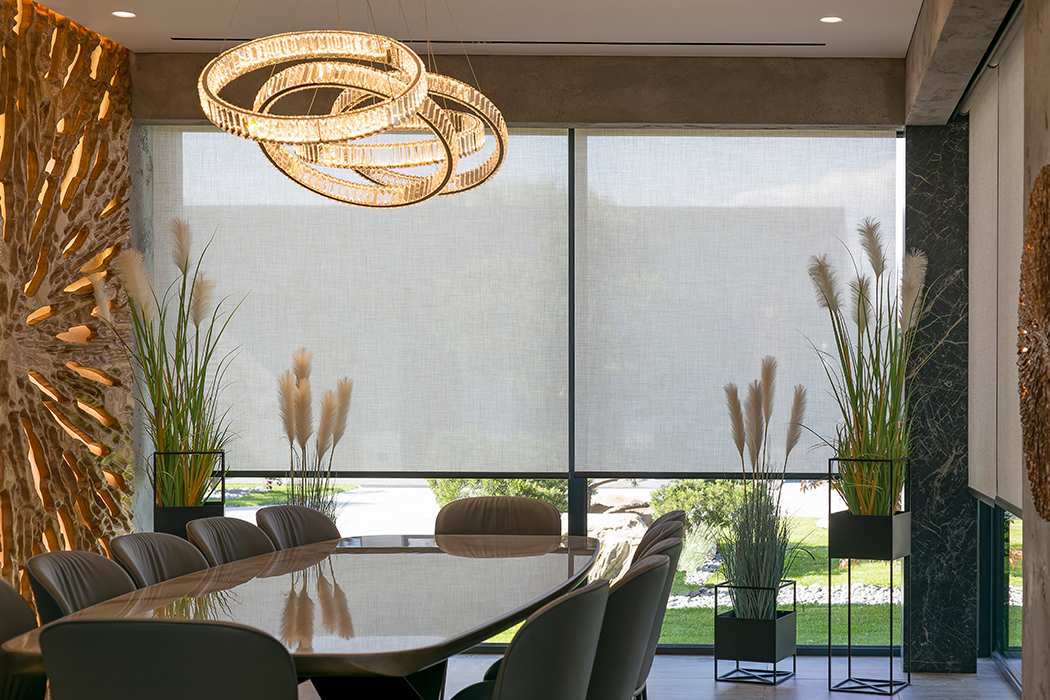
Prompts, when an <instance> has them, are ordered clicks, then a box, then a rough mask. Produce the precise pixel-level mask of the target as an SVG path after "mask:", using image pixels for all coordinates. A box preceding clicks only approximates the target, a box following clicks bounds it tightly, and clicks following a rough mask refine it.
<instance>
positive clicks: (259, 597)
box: [3, 535, 599, 700]
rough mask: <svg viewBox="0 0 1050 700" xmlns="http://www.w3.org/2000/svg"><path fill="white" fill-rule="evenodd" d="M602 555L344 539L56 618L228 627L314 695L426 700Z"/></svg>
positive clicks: (587, 541) (515, 542)
mask: <svg viewBox="0 0 1050 700" xmlns="http://www.w3.org/2000/svg"><path fill="white" fill-rule="evenodd" d="M598 550H599V546H598V542H597V540H595V539H593V538H587V537H574V536H568V537H566V536H539V535H535V536H512V535H438V536H434V535H418V536H416V535H389V536H383V535H378V536H364V537H350V538H343V539H340V540H331V541H328V542H321V543H317V544H311V545H305V546H302V547H296V548H293V549H286V550H283V551H280V552H276V553H274V554H264V555H261V556H258V557H252V558H250V559H242V560H240V561H236V562H232V563H229V564H223V565H221V566H217V567H214V568H211V569H205V570H204V571H199V572H196V573H193V574H189V575H186V576H182V577H179V578H176V579H172V580H170V581H165V582H162V583H159V584H156V585H154V586H149V587H147V588H143V589H140V590H137V591H134V592H133V593H128V594H126V595H122V596H119V597H117V598H113V599H112V600H108V601H106V602H103V603H99V604H98V605H94V606H92V607H90V608H85V609H84V610H81V611H79V612H76V613H74V614H72V615H69V616H67V617H66V618H63V619H74V618H75V619H96V620H112V619H121V618H144V619H194V620H220V621H227V622H236V623H239V624H242V625H248V626H250V627H254V628H256V629H259V630H262V631H263V632H265V633H267V634H269V635H271V636H273V637H275V638H276V639H278V640H280V641H281V642H282V643H283V644H284V645H285V647H286V648H287V649H288V651H289V652H290V653H291V655H292V659H293V661H294V662H295V667H296V671H297V672H298V674H299V676H300V677H302V678H310V679H311V680H312V681H313V682H314V686H315V688H316V689H317V691H318V693H319V694H320V695H321V697H329V696H331V697H334V696H337V695H341V696H344V697H345V696H346V693H347V692H351V691H352V692H355V693H358V692H363V693H367V694H370V695H371V694H373V693H378V695H375V696H376V697H384V698H401V697H404V698H432V699H435V700H436V699H437V698H440V697H441V694H442V689H443V686H444V677H445V666H446V663H445V662H446V660H447V659H448V658H449V657H450V656H452V655H453V654H457V653H459V652H462V651H465V650H467V649H469V648H471V647H473V646H474V645H476V644H479V643H481V642H484V641H486V640H488V639H491V638H492V637H493V636H494V635H496V634H498V633H500V632H502V631H504V630H506V629H508V628H510V627H512V626H514V625H515V624H517V623H519V622H521V621H522V620H524V619H525V618H526V617H528V616H529V615H530V614H532V613H533V612H535V611H536V610H538V609H539V608H541V607H542V606H543V605H545V604H547V603H548V602H550V601H552V600H555V599H556V598H558V597H560V596H561V595H563V594H565V593H567V592H568V591H570V590H572V589H573V588H574V587H576V586H577V585H578V584H579V583H580V582H581V581H583V580H584V578H585V577H586V576H587V574H588V572H589V571H590V569H591V567H592V566H593V565H594V562H595V560H596V559H597V556H598ZM38 637H39V630H33V631H31V632H27V633H26V634H23V635H21V636H18V637H15V638H14V639H11V640H9V641H7V642H6V643H4V644H3V649H4V650H5V651H6V652H8V654H9V655H10V657H11V662H12V664H13V670H14V671H15V672H18V673H25V674H43V673H45V668H44V664H43V661H42V659H41V654H40V645H39V641H38ZM114 654H115V655H116V656H117V657H119V654H120V651H119V650H118V649H115V650H114Z"/></svg>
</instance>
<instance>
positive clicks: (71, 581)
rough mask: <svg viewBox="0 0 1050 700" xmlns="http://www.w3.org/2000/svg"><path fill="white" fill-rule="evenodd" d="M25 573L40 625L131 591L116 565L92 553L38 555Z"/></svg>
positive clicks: (125, 578)
mask: <svg viewBox="0 0 1050 700" xmlns="http://www.w3.org/2000/svg"><path fill="white" fill-rule="evenodd" d="M26 571H27V572H28V573H29V585H30V587H32V589H33V598H34V599H35V600H36V611H37V613H38V614H39V615H40V624H42V625H46V624H47V623H49V622H54V621H55V620H57V619H59V618H61V617H64V616H66V615H69V614H70V613H75V612H76V611H77V610H83V609H84V608H87V607H90V606H92V605H94V604H95V603H101V602H102V601H104V600H109V599H110V598H116V597H117V596H118V595H123V594H125V593H131V592H132V591H133V590H135V583H134V582H133V581H132V580H131V577H130V576H128V575H127V573H126V572H125V571H124V569H122V568H120V564H118V563H116V562H115V561H111V560H109V559H107V558H106V557H104V556H102V555H100V554H93V553H92V552H78V551H74V552H48V553H46V554H38V555H36V556H35V557H32V558H31V559H30V560H29V561H28V562H26Z"/></svg>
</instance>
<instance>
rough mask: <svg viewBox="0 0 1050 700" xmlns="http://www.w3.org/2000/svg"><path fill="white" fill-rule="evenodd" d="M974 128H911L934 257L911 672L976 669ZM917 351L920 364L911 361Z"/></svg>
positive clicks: (919, 243) (908, 216)
mask: <svg viewBox="0 0 1050 700" xmlns="http://www.w3.org/2000/svg"><path fill="white" fill-rule="evenodd" d="M968 170H969V158H968V130H967V122H966V120H965V119H958V120H954V121H952V122H950V123H949V124H947V125H946V126H923V127H908V130H907V175H906V181H905V185H906V188H907V195H906V196H907V199H906V207H907V208H906V212H905V219H904V230H905V245H906V248H907V249H908V250H911V249H919V250H922V251H924V252H925V253H926V255H927V256H928V257H929V261H930V265H929V269H928V272H927V276H926V280H927V288H928V289H929V295H928V297H927V298H928V308H929V311H928V312H927V315H926V316H925V318H924V323H923V325H922V326H921V328H920V330H919V333H918V336H917V339H916V351H915V355H914V356H913V368H914V367H916V366H918V365H919V364H920V363H922V362H923V361H925V363H924V364H922V366H921V367H920V368H919V369H917V370H915V369H913V372H914V374H913V376H911V377H910V378H909V392H910V396H911V402H912V404H911V413H912V417H913V425H912V437H911V444H912V463H911V475H910V481H909V489H910V493H909V499H910V501H909V502H910V509H911V511H912V557H911V572H910V575H909V578H908V591H909V605H910V608H909V610H910V615H911V624H912V628H911V629H912V646H911V653H910V654H909V656H910V658H911V659H912V670H913V671H916V672H924V673H976V671H977V503H976V501H975V500H974V499H973V498H972V497H971V496H970V495H968V494H967V492H966V486H967V468H968V461H967V335H968V323H967V315H968V299H967V267H968V259H967V258H968V253H967V239H968V209H969V207H968V177H969V173H968ZM915 359H917V360H918V362H914V360H915Z"/></svg>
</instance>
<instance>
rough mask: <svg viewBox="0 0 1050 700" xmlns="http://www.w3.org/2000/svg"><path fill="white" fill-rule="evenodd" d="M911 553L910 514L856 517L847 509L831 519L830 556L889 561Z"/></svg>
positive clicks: (829, 519) (829, 520)
mask: <svg viewBox="0 0 1050 700" xmlns="http://www.w3.org/2000/svg"><path fill="white" fill-rule="evenodd" d="M910 554H911V513H910V512H909V511H902V512H899V513H897V514H896V515H854V514H853V513H850V512H849V511H848V510H843V511H839V512H838V513H832V514H831V515H830V516H829V518H828V557H830V558H833V559H877V560H881V561H890V560H893V559H900V558H901V557H906V556H908V555H910Z"/></svg>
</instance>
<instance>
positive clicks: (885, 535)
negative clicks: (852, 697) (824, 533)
mask: <svg viewBox="0 0 1050 700" xmlns="http://www.w3.org/2000/svg"><path fill="white" fill-rule="evenodd" d="M859 461H863V462H874V463H886V464H893V463H897V462H902V461H904V462H906V461H907V460H906V459H866V460H855V459H839V458H834V457H833V458H831V459H829V460H828V690H829V691H837V692H842V693H864V694H869V695H887V696H892V695H896V694H897V693H899V692H900V691H901V690H903V689H904V688H907V687H908V686H909V685H911V668H910V664H908V663H907V660H906V658H905V656H904V654H905V649H906V648H908V649H910V648H911V625H910V624H908V623H907V613H908V612H909V611H908V608H907V607H906V606H905V605H904V600H903V593H902V595H901V598H902V599H901V601H900V603H901V606H902V609H903V610H904V612H905V615H904V617H905V619H904V620H903V621H902V622H903V624H904V630H903V632H904V634H902V635H901V644H900V646H899V652H898V653H897V654H895V648H894V644H893V618H894V608H893V603H894V601H893V590H894V589H893V565H894V562H895V561H897V560H898V559H904V560H905V562H904V566H910V565H911V513H909V512H908V511H901V512H898V513H896V514H895V515H853V514H852V513H850V512H849V511H841V512H838V513H832V512H831V495H832V488H831V484H832V480H833V479H835V478H839V474H838V472H837V471H836V469H835V465H836V463H839V462H859ZM832 559H845V560H846V587H847V588H846V590H847V594H846V654H845V656H846V678H845V679H843V680H841V681H838V682H835V678H834V675H833V673H832V655H831V651H832V647H831V638H832V590H831V571H832V568H831V560H832ZM854 559H869V560H876V561H885V562H888V563H889V567H890V605H889V639H888V640H887V643H886V646H885V649H886V652H887V653H886V655H887V657H888V658H889V674H888V677H886V678H865V677H859V676H854V675H853V566H852V562H853V560H854ZM895 655H899V656H900V658H901V663H902V665H903V667H904V676H905V677H904V678H901V677H899V676H898V677H897V678H894V675H893V659H894V656H895Z"/></svg>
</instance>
